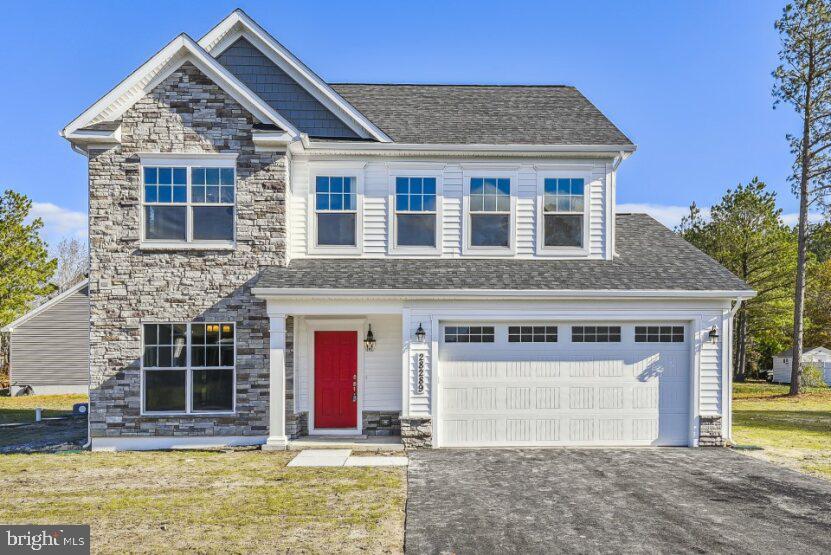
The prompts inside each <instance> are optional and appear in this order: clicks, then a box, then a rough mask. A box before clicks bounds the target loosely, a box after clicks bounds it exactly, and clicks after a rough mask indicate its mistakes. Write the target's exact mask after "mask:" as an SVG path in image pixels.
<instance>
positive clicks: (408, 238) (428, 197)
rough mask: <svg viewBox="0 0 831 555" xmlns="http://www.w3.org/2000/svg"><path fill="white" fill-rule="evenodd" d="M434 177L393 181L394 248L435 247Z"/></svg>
mask: <svg viewBox="0 0 831 555" xmlns="http://www.w3.org/2000/svg"><path fill="white" fill-rule="evenodd" d="M436 214H437V212H436V178H435V177H396V178H395V245H396V246H397V247H405V248H406V247H428V248H435V247H436V223H437V216H436Z"/></svg>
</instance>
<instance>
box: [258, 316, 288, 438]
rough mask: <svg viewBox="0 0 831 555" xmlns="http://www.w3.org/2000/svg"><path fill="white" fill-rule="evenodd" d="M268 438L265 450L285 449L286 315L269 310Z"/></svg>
mask: <svg viewBox="0 0 831 555" xmlns="http://www.w3.org/2000/svg"><path fill="white" fill-rule="evenodd" d="M268 317H269V330H270V335H271V339H270V346H269V361H270V362H269V386H268V390H269V391H268V403H269V404H268V440H267V441H266V443H265V445H263V450H266V451H278V450H284V449H285V448H286V446H287V445H288V438H287V437H286V315H285V314H279V313H272V312H271V311H269V313H268Z"/></svg>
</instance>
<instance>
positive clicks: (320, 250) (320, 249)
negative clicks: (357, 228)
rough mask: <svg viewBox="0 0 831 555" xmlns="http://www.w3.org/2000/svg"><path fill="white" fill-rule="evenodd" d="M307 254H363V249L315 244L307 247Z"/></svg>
mask: <svg viewBox="0 0 831 555" xmlns="http://www.w3.org/2000/svg"><path fill="white" fill-rule="evenodd" d="M309 254H310V255H315V254H325V255H339V254H340V255H346V256H348V255H353V256H354V255H356V254H363V250H362V249H361V248H360V247H348V246H347V247H337V246H331V247H327V246H317V247H311V248H309Z"/></svg>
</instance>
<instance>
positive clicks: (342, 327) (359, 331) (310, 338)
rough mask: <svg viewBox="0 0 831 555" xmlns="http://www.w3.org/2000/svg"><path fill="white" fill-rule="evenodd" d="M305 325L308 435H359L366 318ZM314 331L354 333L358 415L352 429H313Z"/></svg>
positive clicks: (362, 403) (361, 416) (307, 321)
mask: <svg viewBox="0 0 831 555" xmlns="http://www.w3.org/2000/svg"><path fill="white" fill-rule="evenodd" d="M304 322H305V324H306V339H307V343H306V344H307V345H308V346H309V347H308V350H309V352H308V355H309V358H308V360H309V365H308V368H307V369H306V372H307V376H308V383H309V435H360V434H361V433H362V432H363V406H364V387H363V381H364V349H363V333H364V327H365V326H366V318H349V319H343V318H337V319H329V318H327V319H318V318H314V319H310V318H306V319H305V320H304ZM316 331H354V332H355V336H356V341H357V342H358V344H357V349H358V407H357V411H358V414H357V415H356V426H355V427H354V428H316V427H315V332H316Z"/></svg>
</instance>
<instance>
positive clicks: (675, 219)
mask: <svg viewBox="0 0 831 555" xmlns="http://www.w3.org/2000/svg"><path fill="white" fill-rule="evenodd" d="M617 211H618V212H635V213H645V214H649V215H650V216H652V217H653V218H655V219H656V220H658V221H659V222H661V223H662V224H664V225H665V226H667V227H668V228H670V229H673V228H674V227H675V226H677V225H678V224H680V223H681V218H683V217H684V216H686V215H687V214H689V213H690V207H689V206H674V205H671V204H639V203H624V204H618V205H617ZM701 212H702V215H703V216H704V217H705V218H708V217H710V209H709V208H701Z"/></svg>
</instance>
